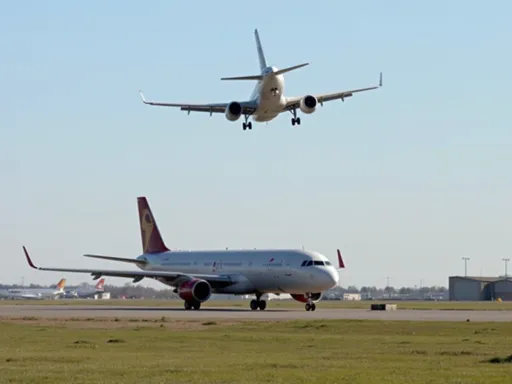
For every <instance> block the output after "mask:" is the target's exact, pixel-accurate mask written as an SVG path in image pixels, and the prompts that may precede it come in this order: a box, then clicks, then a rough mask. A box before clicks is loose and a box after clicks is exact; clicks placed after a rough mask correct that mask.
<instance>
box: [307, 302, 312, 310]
mask: <svg viewBox="0 0 512 384" xmlns="http://www.w3.org/2000/svg"><path fill="white" fill-rule="evenodd" d="M306 311H311V304H309V303H307V304H306Z"/></svg>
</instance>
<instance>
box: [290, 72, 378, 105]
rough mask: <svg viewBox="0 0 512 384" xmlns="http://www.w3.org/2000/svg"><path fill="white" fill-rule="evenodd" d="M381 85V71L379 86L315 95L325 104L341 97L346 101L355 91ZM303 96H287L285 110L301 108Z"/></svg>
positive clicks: (321, 103) (369, 89)
mask: <svg viewBox="0 0 512 384" xmlns="http://www.w3.org/2000/svg"><path fill="white" fill-rule="evenodd" d="M380 87H382V72H381V73H380V81H379V85H378V86H373V87H367V88H359V89H351V90H346V91H341V92H334V93H322V94H319V95H314V96H315V97H316V99H317V100H318V103H319V104H320V105H322V106H323V104H324V103H325V102H327V101H331V100H338V99H340V100H341V101H345V98H346V97H352V96H353V94H354V93H357V92H365V91H371V90H373V89H377V88H380ZM302 98H303V96H298V97H289V98H287V100H286V106H285V110H290V109H293V108H299V104H300V101H301V100H302Z"/></svg>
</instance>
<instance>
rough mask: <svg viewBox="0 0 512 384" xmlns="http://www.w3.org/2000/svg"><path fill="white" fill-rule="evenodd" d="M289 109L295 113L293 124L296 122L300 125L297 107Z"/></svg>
mask: <svg viewBox="0 0 512 384" xmlns="http://www.w3.org/2000/svg"><path fill="white" fill-rule="evenodd" d="M289 111H290V113H291V114H292V115H293V117H292V125H295V124H297V125H300V117H297V109H296V108H293V109H290V110H289Z"/></svg>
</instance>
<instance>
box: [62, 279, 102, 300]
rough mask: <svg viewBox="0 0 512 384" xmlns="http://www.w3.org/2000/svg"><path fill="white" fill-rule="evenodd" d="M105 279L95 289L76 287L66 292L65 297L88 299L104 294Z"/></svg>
mask: <svg viewBox="0 0 512 384" xmlns="http://www.w3.org/2000/svg"><path fill="white" fill-rule="evenodd" d="M104 285H105V279H101V280H100V281H98V283H97V284H96V285H95V286H94V287H93V288H91V287H74V288H70V289H69V290H66V293H65V296H64V297H66V298H75V297H78V298H87V297H92V296H94V295H95V294H97V293H101V292H104V290H105V288H104Z"/></svg>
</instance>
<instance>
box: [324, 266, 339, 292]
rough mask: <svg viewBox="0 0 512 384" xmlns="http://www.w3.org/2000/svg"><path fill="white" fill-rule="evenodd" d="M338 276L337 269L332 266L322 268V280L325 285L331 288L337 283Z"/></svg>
mask: <svg viewBox="0 0 512 384" xmlns="http://www.w3.org/2000/svg"><path fill="white" fill-rule="evenodd" d="M339 279H340V277H339V275H338V271H336V270H335V269H334V268H328V269H324V270H322V280H323V281H324V282H325V285H326V286H328V287H329V288H332V287H334V286H336V285H337V284H338V281H339Z"/></svg>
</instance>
